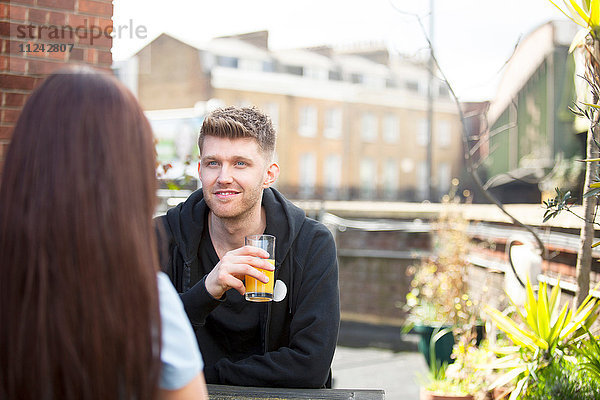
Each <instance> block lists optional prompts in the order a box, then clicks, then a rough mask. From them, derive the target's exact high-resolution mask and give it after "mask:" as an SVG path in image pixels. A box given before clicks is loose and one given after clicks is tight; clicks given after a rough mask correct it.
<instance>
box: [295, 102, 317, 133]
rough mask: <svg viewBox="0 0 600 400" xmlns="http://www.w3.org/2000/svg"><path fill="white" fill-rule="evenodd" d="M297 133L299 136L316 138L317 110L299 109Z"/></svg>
mask: <svg viewBox="0 0 600 400" xmlns="http://www.w3.org/2000/svg"><path fill="white" fill-rule="evenodd" d="M298 133H299V134H300V136H305V137H315V136H317V108H316V107H313V106H304V107H300V116H299V123H298Z"/></svg>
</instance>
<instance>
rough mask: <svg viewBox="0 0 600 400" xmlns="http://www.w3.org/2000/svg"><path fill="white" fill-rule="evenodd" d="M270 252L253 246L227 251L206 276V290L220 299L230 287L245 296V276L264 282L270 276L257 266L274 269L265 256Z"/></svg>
mask: <svg viewBox="0 0 600 400" xmlns="http://www.w3.org/2000/svg"><path fill="white" fill-rule="evenodd" d="M268 257H269V253H268V252H266V251H265V250H262V249H259V248H258V247H253V246H244V247H240V248H239V249H235V250H231V251H228V252H227V253H225V255H224V256H223V258H222V259H221V261H219V263H218V264H217V265H215V267H214V268H213V269H212V271H210V272H209V274H208V275H207V276H206V280H205V281H204V284H205V285H206V290H207V291H208V293H210V295H211V296H212V297H214V298H215V299H220V298H221V297H222V296H223V294H225V292H226V291H228V290H229V289H235V290H237V291H238V292H240V294H241V295H242V296H243V295H244V294H245V293H246V287H245V286H244V282H243V279H244V276H245V275H250V276H252V277H254V278H256V279H258V280H259V281H261V282H263V283H267V282H268V281H269V278H267V276H266V275H265V274H263V273H262V272H260V271H259V270H257V269H256V268H261V269H266V270H270V271H272V270H274V269H275V267H274V266H273V265H271V263H269V262H268V261H267V260H265V258H268Z"/></svg>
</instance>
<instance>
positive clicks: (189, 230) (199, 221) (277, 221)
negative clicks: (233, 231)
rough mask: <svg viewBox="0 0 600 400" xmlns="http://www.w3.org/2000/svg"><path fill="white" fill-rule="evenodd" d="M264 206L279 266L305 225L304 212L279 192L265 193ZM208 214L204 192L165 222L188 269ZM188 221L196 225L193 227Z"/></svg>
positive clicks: (171, 211) (172, 212)
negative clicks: (274, 241)
mask: <svg viewBox="0 0 600 400" xmlns="http://www.w3.org/2000/svg"><path fill="white" fill-rule="evenodd" d="M262 206H263V207H264V208H265V213H266V216H267V228H266V230H265V233H268V234H270V235H273V236H275V237H276V238H277V239H276V243H275V260H276V264H277V265H279V264H280V263H281V262H283V260H284V259H285V257H286V256H287V254H288V252H289V251H290V248H291V246H292V244H293V242H294V240H295V239H296V236H298V233H299V232H300V228H301V227H302V224H303V223H304V218H305V213H304V211H303V210H302V209H301V208H299V207H297V206H295V205H294V204H293V203H292V202H290V201H289V200H287V199H286V198H285V197H283V195H281V193H279V192H278V191H277V190H276V189H273V188H267V189H265V190H264V191H263V197H262ZM206 212H207V206H206V202H205V201H204V194H203V192H202V189H198V190H196V191H195V192H193V193H192V194H191V195H190V196H189V197H188V199H187V200H186V201H185V202H183V203H180V204H179V205H177V206H176V207H174V208H172V209H170V210H169V211H168V212H167V215H166V218H167V221H168V223H169V226H170V228H171V232H172V234H173V236H174V239H175V241H176V242H177V243H179V245H180V251H181V253H182V256H183V259H184V262H185V263H186V265H189V264H191V263H192V261H193V260H194V259H195V258H196V257H197V254H196V253H197V251H198V248H199V244H200V239H201V238H202V233H203V229H204V216H205V213H206ZM189 221H193V223H192V224H190V223H189Z"/></svg>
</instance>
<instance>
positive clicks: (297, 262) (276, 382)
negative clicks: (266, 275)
mask: <svg viewBox="0 0 600 400" xmlns="http://www.w3.org/2000/svg"><path fill="white" fill-rule="evenodd" d="M262 206H263V208H264V209H265V212H266V216H267V227H266V229H265V233H268V234H271V235H274V236H275V237H276V246H275V280H276V287H277V286H280V288H282V287H283V288H284V290H283V291H279V292H280V293H285V297H283V299H280V301H271V302H268V303H250V302H245V301H243V297H241V295H240V294H239V293H238V292H237V291H236V290H235V289H230V290H228V291H227V292H226V294H225V296H224V298H222V299H219V300H216V299H214V298H213V297H212V296H211V295H210V294H209V293H208V292H207V290H206V287H205V285H204V279H205V276H206V275H207V274H208V273H209V272H210V271H211V270H212V269H213V268H214V266H215V265H213V263H208V264H209V265H203V262H202V261H201V259H200V258H199V255H198V248H199V246H200V241H201V239H202V237H203V234H204V238H205V240H206V238H209V236H208V232H205V229H206V223H205V221H206V216H207V215H208V208H207V206H206V203H205V201H204V199H203V194H202V189H199V190H197V191H195V192H194V193H192V194H191V195H190V197H189V198H188V199H187V200H186V201H185V202H183V203H181V204H179V205H178V206H177V207H174V208H172V209H170V210H169V211H168V212H167V214H166V215H164V216H161V217H158V218H157V220H158V222H160V223H157V230H158V235H159V248H160V249H161V264H162V266H163V270H164V271H165V272H166V273H167V274H168V275H169V276H170V278H171V281H172V282H173V284H174V285H175V288H176V289H177V291H178V292H179V293H180V295H181V300H182V301H183V304H184V307H185V311H186V313H187V315H188V317H189V319H190V321H191V323H192V325H193V327H194V330H195V331H196V337H197V339H198V345H199V347H200V350H201V352H202V356H203V358H204V364H205V366H204V375H205V378H206V381H207V382H208V383H215V384H224V385H239V386H264V387H298V388H321V387H331V371H330V367H331V362H332V359H333V354H334V351H335V345H336V341H337V336H338V330H339V321H340V305H339V287H338V265H337V259H336V250H335V242H334V240H333V237H332V235H331V233H330V232H329V230H328V229H327V228H326V227H325V226H324V225H323V224H321V223H319V222H317V221H315V220H312V219H310V218H307V217H306V215H305V213H304V211H302V210H301V209H300V208H298V207H296V206H295V205H293V204H292V203H291V202H290V201H289V200H287V199H286V198H285V197H283V195H281V194H280V193H279V192H277V191H276V190H275V189H271V188H269V189H265V190H264V192H263V198H262ZM205 244H206V243H204V245H205ZM211 246H212V244H211ZM215 257H216V256H215ZM202 259H206V258H205V257H202ZM204 264H207V263H204ZM277 281H281V283H280V282H277ZM282 283H283V285H284V286H282ZM277 292H278V290H277V289H276V293H277ZM276 297H277V296H276ZM279 297H282V296H279ZM238 326H239V327H240V328H239V330H242V331H243V332H244V333H241V334H240V332H239V330H238ZM252 326H254V327H255V329H254V332H255V335H249V334H248V329H247V327H252ZM242 327H244V328H242ZM244 329H245V330H244ZM240 336H244V337H240ZM248 341H250V342H251V343H245V344H244V342H248ZM240 343H241V344H240Z"/></svg>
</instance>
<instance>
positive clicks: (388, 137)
mask: <svg viewBox="0 0 600 400" xmlns="http://www.w3.org/2000/svg"><path fill="white" fill-rule="evenodd" d="M399 133H400V128H399V124H398V117H396V116H395V115H392V114H388V115H386V116H385V118H384V119H383V140H384V141H385V142H386V143H396V142H398V136H399Z"/></svg>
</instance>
